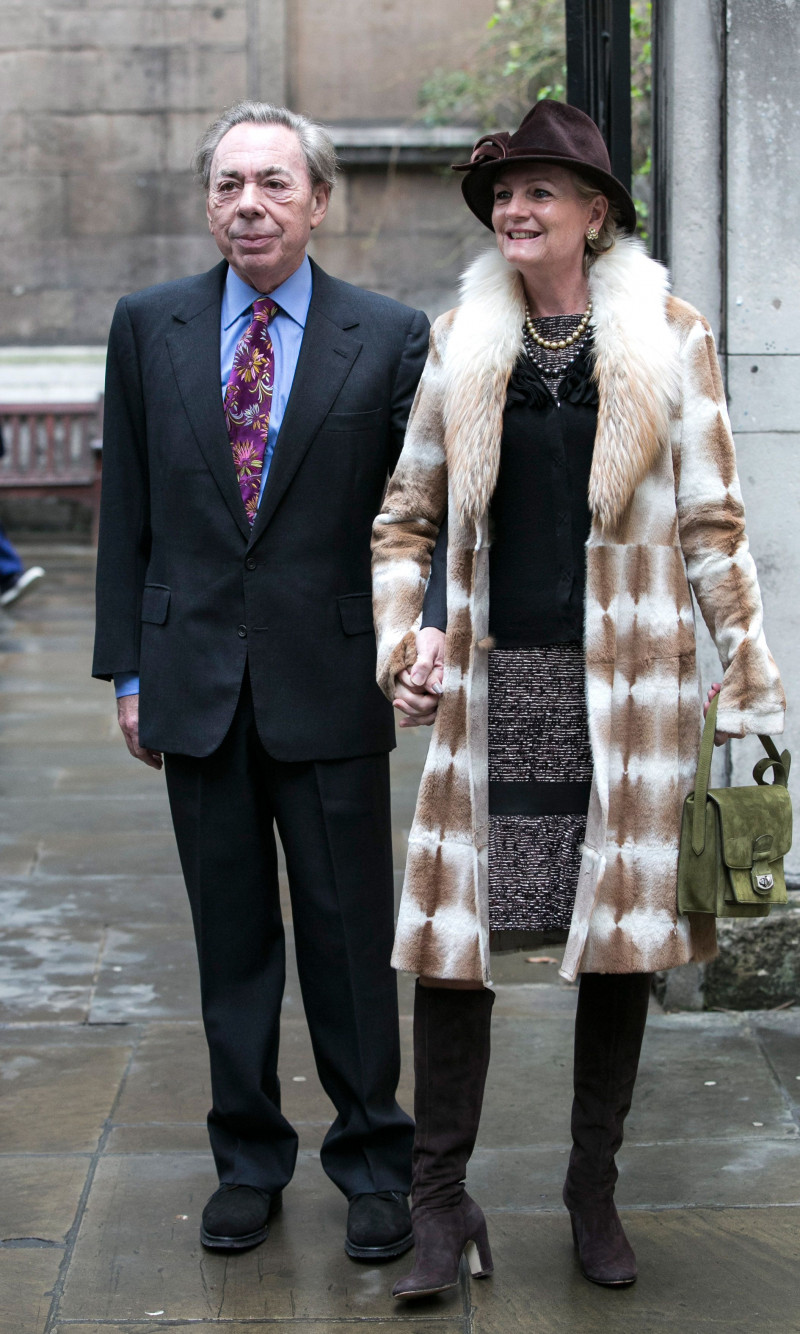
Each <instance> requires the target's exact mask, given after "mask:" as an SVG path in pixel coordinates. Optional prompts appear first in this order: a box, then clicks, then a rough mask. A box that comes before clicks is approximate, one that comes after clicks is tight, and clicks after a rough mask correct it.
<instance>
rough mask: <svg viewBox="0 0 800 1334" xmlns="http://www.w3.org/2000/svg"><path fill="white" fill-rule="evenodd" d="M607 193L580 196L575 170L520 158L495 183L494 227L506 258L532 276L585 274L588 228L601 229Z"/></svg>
mask: <svg viewBox="0 0 800 1334" xmlns="http://www.w3.org/2000/svg"><path fill="white" fill-rule="evenodd" d="M607 210H608V200H607V199H606V198H605V196H604V195H601V194H598V195H595V197H594V198H593V199H589V200H586V199H582V198H581V197H580V195H579V194H578V191H577V190H576V188H575V182H574V179H573V177H572V173H571V172H570V171H568V170H567V168H566V167H556V166H552V167H551V166H549V165H548V164H547V163H546V162H520V163H518V164H517V165H515V166H513V167H507V168H506V169H505V170H504V171H501V172H500V173H499V174H498V176H497V178H496V180H495V182H494V208H493V209H492V226H493V227H494V231H495V235H496V237H497V244H498V246H499V248H500V253H501V254H502V256H503V258H504V259H506V260H507V261H508V263H509V264H512V265H513V266H514V268H515V269H519V270H520V272H521V273H522V274H523V276H525V275H530V276H531V277H532V278H534V277H535V276H536V274H537V273H541V272H542V271H543V270H544V269H547V270H548V272H549V273H550V274H551V275H552V274H554V273H558V274H563V275H565V276H566V275H567V274H569V273H570V272H574V273H575V274H576V275H577V274H578V273H582V271H583V269H582V265H583V253H584V247H585V243H586V232H587V231H588V229H589V227H596V228H597V230H598V231H599V230H600V227H601V226H602V223H603V219H604V218H605V215H606V212H607Z"/></svg>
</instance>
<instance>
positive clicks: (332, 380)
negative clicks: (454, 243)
mask: <svg viewBox="0 0 800 1334" xmlns="http://www.w3.org/2000/svg"><path fill="white" fill-rule="evenodd" d="M226 271H227V266H226V264H225V262H224V261H223V263H221V264H219V265H217V266H216V267H215V268H213V269H211V270H210V272H208V273H204V274H201V275H199V276H197V277H193V278H186V279H183V280H181V281H178V282H173V283H166V284H164V285H162V286H159V287H154V288H150V289H148V290H147V291H144V292H139V293H137V294H136V295H135V296H129V297H125V298H124V299H123V300H122V301H120V303H119V305H118V306H117V310H116V313H115V315H114V321H113V324H112V327H111V335H110V341H109V348H108V369H107V383H106V398H105V424H104V438H103V500H102V510H101V520H100V541H99V551H98V572H97V635H96V641H95V657H94V666H93V674H94V675H95V676H98V677H101V678H103V679H106V680H107V679H109V678H110V677H111V676H112V675H113V674H114V673H118V672H128V671H138V672H139V675H140V679H141V693H140V699H139V736H140V740H141V743H142V744H143V745H145V746H148V747H151V748H153V749H156V750H164V751H167V752H175V753H180V754H188V755H208V754H210V753H211V752H212V751H213V750H215V749H216V748H217V747H218V746H219V744H220V742H221V741H222V740H223V738H224V736H225V734H226V732H227V730H228V727H229V725H230V722H231V719H232V717H233V713H234V710H235V708H236V703H237V699H238V696H239V691H240V687H241V683H242V678H243V675H244V669H245V662H246V661H249V668H250V679H251V683H252V689H253V697H254V702H255V711H256V719H257V723H258V729H259V734H260V736H261V740H262V742H263V744H264V746H265V748H266V749H267V751H268V752H269V753H270V754H271V755H273V756H274V757H275V758H276V759H281V760H309V759H315V760H323V759H335V758H344V757H346V756H353V755H364V754H371V753H376V752H379V751H386V750H390V749H391V748H392V746H393V745H394V719H393V715H392V710H391V708H390V706H389V704H388V703H387V701H386V700H385V699H384V698H383V696H382V694H381V692H380V690H379V689H378V687H377V685H376V684H375V639H374V631H373V623H372V599H371V592H370V589H371V579H370V530H371V524H372V520H373V518H374V516H375V514H376V513H377V512H378V510H379V509H380V503H381V499H382V495H383V490H384V486H385V483H386V478H387V475H388V474H389V473H390V472H391V471H392V469H393V468H394V465H395V463H396V461H397V457H398V454H399V452H400V448H401V445H402V441H403V434H404V431H405V426H406V421H407V418H408V414H409V410H410V407H411V403H412V400H413V396H414V392H415V390H416V387H417V382H418V380H419V377H420V375H421V373H422V367H423V364H424V361H425V355H426V350H427V339H428V321H427V319H426V317H425V316H424V315H423V314H422V312H421V311H414V310H411V309H409V308H408V307H407V306H401V305H399V304H398V303H397V302H396V301H391V300H389V299H388V298H387V297H382V296H377V295H375V294H374V293H372V292H364V291H361V290H360V289H359V288H357V287H352V286H350V285H349V284H348V283H343V282H340V281H339V280H338V279H336V278H331V277H329V276H328V274H326V273H324V272H323V270H322V269H320V268H319V267H318V266H317V265H313V295H312V299H311V306H310V309H309V312H308V320H307V322H306V328H305V334H304V337H303V343H302V347H301V351H300V358H299V361H298V365H297V371H296V374H295V378H294V383H293V386H292V392H291V395H290V398H289V402H288V404H287V408H286V414H285V417H284V419H283V423H282V426H281V430H280V434H279V436H278V440H277V444H276V446H275V453H274V455H273V459H272V466H271V468H270V472H269V477H268V479H267V483H266V488H265V491H264V495H263V498H262V501H261V507H260V509H259V512H258V516H257V518H256V521H255V524H254V525H253V528H252V530H251V528H250V526H249V524H248V521H247V518H246V516H245V512H244V506H243V504H242V500H241V497H240V494H239V488H238V484H237V481H236V474H235V471H234V466H233V459H232V454H231V446H230V442H229V440H228V434H227V429H226V425H225V416H224V412H223V408H222V397H221V393H220V360H219V357H220V353H219V324H220V304H221V297H222V289H223V285H224V281H225V274H226Z"/></svg>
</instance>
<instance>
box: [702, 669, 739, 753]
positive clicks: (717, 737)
mask: <svg viewBox="0 0 800 1334" xmlns="http://www.w3.org/2000/svg"><path fill="white" fill-rule="evenodd" d="M721 689H722V686H721V685H720V683H719V681H715V682H714V684H713V685H712V686H711V688H710V689H709V692H708V699H707V700H706V702H705V704H704V705H703V717H704V718H705V716H706V714H707V713H708V706H709V705H710V703H711V701H712V699H713V698H714V696H715V695H718V694H719V692H720V690H721ZM732 740H733V737H732V736H731V734H730V732H715V733H714V745H715V746H724V745H725V742H726V741H732Z"/></svg>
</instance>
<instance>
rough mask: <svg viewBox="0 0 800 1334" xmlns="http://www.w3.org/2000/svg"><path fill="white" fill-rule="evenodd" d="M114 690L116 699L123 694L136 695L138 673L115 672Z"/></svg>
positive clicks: (137, 691)
mask: <svg viewBox="0 0 800 1334" xmlns="http://www.w3.org/2000/svg"><path fill="white" fill-rule="evenodd" d="M114 691H115V693H116V696H117V699H121V698H122V696H123V695H138V693H139V673H138V672H115V673H114Z"/></svg>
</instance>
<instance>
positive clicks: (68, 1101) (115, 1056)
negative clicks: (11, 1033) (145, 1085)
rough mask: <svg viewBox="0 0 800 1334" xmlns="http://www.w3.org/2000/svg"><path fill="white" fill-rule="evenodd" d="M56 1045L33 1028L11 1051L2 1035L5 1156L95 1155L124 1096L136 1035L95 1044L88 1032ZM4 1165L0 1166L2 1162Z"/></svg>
mask: <svg viewBox="0 0 800 1334" xmlns="http://www.w3.org/2000/svg"><path fill="white" fill-rule="evenodd" d="M64 1036H65V1035H63V1034H62V1041H60V1042H58V1043H54V1042H52V1041H51V1040H50V1039H49V1036H48V1034H47V1033H46V1032H45V1033H44V1034H41V1033H40V1032H39V1031H38V1029H37V1028H36V1027H35V1026H34V1027H31V1028H26V1029H23V1031H22V1032H21V1033H19V1034H18V1035H17V1037H18V1041H16V1042H15V1043H14V1045H13V1046H11V1045H10V1044H9V1043H8V1042H7V1038H8V1034H7V1032H4V1031H3V1030H1V1029H0V1042H2V1051H0V1149H1V1151H2V1153H15V1154H18V1153H33V1154H37V1153H93V1152H94V1151H95V1150H96V1148H97V1145H98V1142H99V1139H100V1136H101V1134H102V1131H103V1128H104V1126H105V1122H106V1118H107V1117H108V1116H109V1115H110V1114H111V1110H112V1108H113V1106H114V1102H115V1099H116V1097H117V1094H118V1092H119V1088H120V1084H121V1082H122V1078H123V1075H124V1073H125V1070H126V1068H127V1065H128V1062H129V1060H130V1057H131V1053H132V1050H133V1044H134V1041H135V1036H134V1034H133V1033H132V1032H131V1031H130V1030H125V1029H123V1030H117V1032H116V1041H115V1042H113V1043H108V1042H95V1041H94V1040H93V1038H94V1034H93V1033H92V1031H91V1030H88V1029H86V1028H78V1030H77V1032H73V1034H72V1040H71V1041H68V1040H63V1038H64ZM0 1161H2V1160H1V1159H0Z"/></svg>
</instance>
